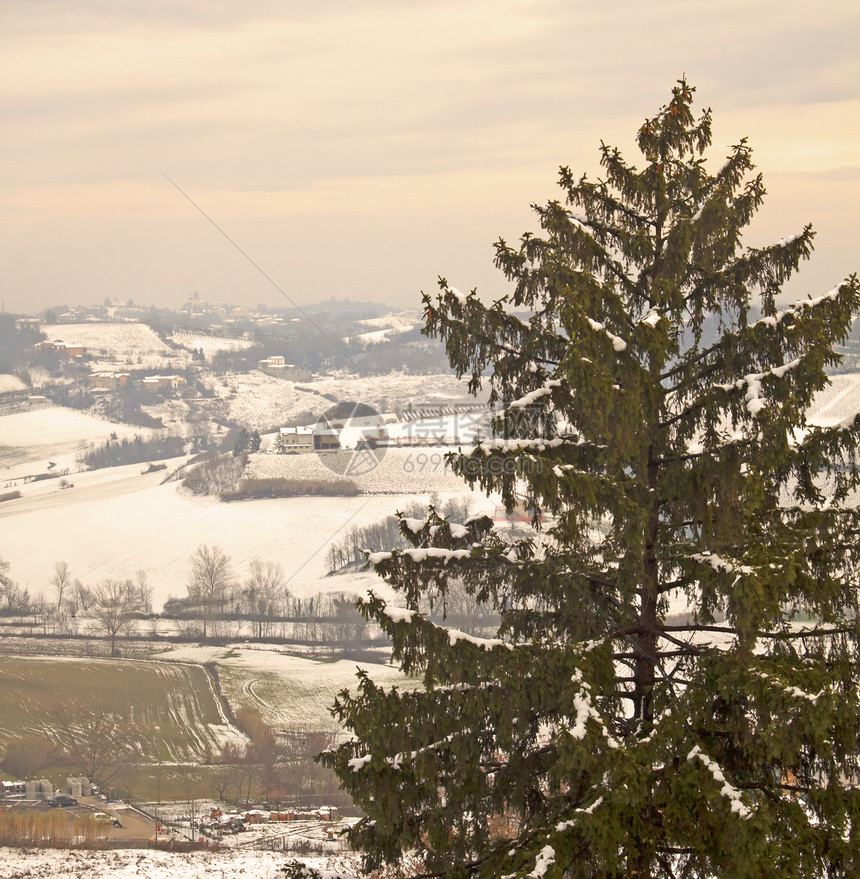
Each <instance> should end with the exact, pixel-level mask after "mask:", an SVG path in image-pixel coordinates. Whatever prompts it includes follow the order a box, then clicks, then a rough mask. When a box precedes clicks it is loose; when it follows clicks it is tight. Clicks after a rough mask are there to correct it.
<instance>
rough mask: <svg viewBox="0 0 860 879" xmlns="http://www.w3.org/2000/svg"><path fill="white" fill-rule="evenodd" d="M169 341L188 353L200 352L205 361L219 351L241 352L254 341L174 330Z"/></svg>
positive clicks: (244, 338)
mask: <svg viewBox="0 0 860 879" xmlns="http://www.w3.org/2000/svg"><path fill="white" fill-rule="evenodd" d="M170 340H171V341H172V342H175V343H176V344H177V345H181V346H182V347H183V348H186V349H187V350H189V351H202V352H203V356H204V357H205V358H206V359H207V360H211V359H212V357H213V356H214V355H215V354H217V353H218V352H219V351H242V350H244V349H245V348H250V347H251V346H252V345H253V344H254V340H253V339H251V338H248V337H247V336H243V337H242V338H238V339H237V338H236V337H235V336H212V335H209V334H208V333H189V332H186V331H184V330H176V332H174V333H173V334H172V335H171V337H170Z"/></svg>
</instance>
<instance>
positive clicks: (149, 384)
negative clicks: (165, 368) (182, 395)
mask: <svg viewBox="0 0 860 879" xmlns="http://www.w3.org/2000/svg"><path fill="white" fill-rule="evenodd" d="M142 384H143V387H144V388H145V389H146V390H148V391H159V390H166V389H167V390H174V391H175V390H178V389H179V388H184V387H185V385H187V384H188V382H186V381H185V379H184V378H183V377H182V376H181V375H148V376H147V377H146V378H145V379H144V380H143V382H142Z"/></svg>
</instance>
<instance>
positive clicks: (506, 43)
mask: <svg viewBox="0 0 860 879" xmlns="http://www.w3.org/2000/svg"><path fill="white" fill-rule="evenodd" d="M858 37H860V4H857V3H856V2H827V0H824V2H817V3H809V2H803V3H801V2H799V0H782V2H769V0H767V2H757V0H743V2H740V0H720V2H714V0H702V2H698V0H692V2H691V0H686V2H669V0H650V2H648V3H642V2H631V0H622V2H616V3H611V2H605V0H602V2H596V0H595V2H591V0H588V2H583V0H456V2H454V0H452V2H447V0H421V2H409V0H397V2H393V0H364V2H362V3H356V2H348V0H316V2H311V0H302V2H296V0H280V2H278V0H272V2H267V0H243V2H233V0H231V2H227V0H184V2H182V0H179V2H162V0H146V2H143V0H139V2H125V3H118V2H113V0H75V2H64V0H2V2H0V118H2V120H3V125H2V131H3V135H2V150H0V181H2V182H0V272H2V276H1V277H2V291H0V292H2V296H3V298H4V300H5V307H6V310H7V311H21V312H33V311H36V310H38V309H41V308H44V307H46V306H48V305H51V304H60V303H68V304H69V305H74V304H76V303H79V302H80V303H92V302H99V301H101V300H103V299H104V298H106V297H111V298H114V297H117V298H120V299H123V300H126V299H130V298H133V299H134V300H135V301H139V302H142V303H144V304H151V303H154V304H159V305H167V306H173V307H178V306H179V305H181V303H182V302H183V301H185V299H186V298H187V297H188V295H189V294H190V293H191V292H192V291H194V290H198V291H199V292H200V296H201V297H202V298H204V299H206V300H208V301H210V302H214V303H220V302H232V303H235V304H244V305H255V304H256V303H258V302H266V303H268V304H270V305H273V306H274V305H279V304H286V300H285V298H284V297H283V296H282V295H281V294H280V293H279V292H278V291H277V290H276V289H275V288H274V287H273V286H272V285H271V284H270V283H269V282H268V281H267V280H266V279H265V278H264V277H262V276H261V274H260V273H259V272H258V271H257V270H256V269H255V268H254V267H253V266H252V265H251V264H250V263H249V262H248V261H247V260H246V259H245V257H243V256H242V255H241V254H239V253H238V252H237V251H236V250H235V249H234V248H233V247H232V246H231V244H230V243H229V242H228V241H227V240H225V238H224V237H222V236H221V234H219V232H218V231H217V230H216V229H215V228H214V227H213V226H212V225H211V224H210V223H209V222H208V221H207V220H206V219H205V218H204V217H203V216H202V215H201V214H200V213H199V212H198V211H197V210H195V208H194V206H193V205H192V204H191V203H190V202H189V201H188V200H186V198H185V197H184V196H183V195H182V194H181V193H180V192H179V191H178V190H177V189H176V188H174V186H173V185H171V183H170V182H169V180H168V179H167V177H165V175H167V176H168V177H169V178H171V179H172V180H173V181H175V183H176V184H177V185H178V186H179V187H181V189H182V190H183V191H184V192H185V193H186V194H187V196H188V197H189V198H191V199H192V200H193V201H194V202H196V204H197V205H199V206H200V208H201V209H202V210H203V211H205V213H206V214H207V215H208V216H209V217H210V218H211V220H212V221H213V222H215V223H217V224H218V226H220V227H221V229H223V230H224V232H225V233H227V234H228V235H229V236H230V237H231V238H232V239H233V240H234V241H235V242H236V243H237V244H238V245H239V246H240V247H241V248H242V249H243V250H244V251H245V252H246V253H247V254H248V255H249V256H250V257H252V258H253V260H255V261H256V263H257V264H258V265H259V266H260V267H261V268H262V269H263V270H264V271H265V272H266V273H267V274H268V275H269V276H270V277H271V278H273V279H274V280H275V281H276V282H277V283H278V284H279V285H280V286H281V287H282V288H283V290H284V291H285V292H286V293H287V294H288V295H289V297H291V298H292V299H293V300H295V301H296V302H298V303H301V304H305V303H308V302H313V301H316V300H320V299H326V298H329V297H331V296H335V297H338V298H345V297H350V298H353V299H371V300H377V301H384V302H389V303H391V304H393V305H397V306H399V307H404V308H412V307H417V306H418V303H419V296H420V291H421V290H431V289H433V288H434V287H435V281H436V278H437V276H439V275H444V276H445V277H447V278H448V280H449V281H450V282H451V283H452V284H455V285H456V286H458V287H460V288H462V289H470V288H472V287H475V286H477V287H478V289H479V291H481V292H482V293H483V294H486V296H487V297H496V296H499V295H501V294H502V293H504V292H506V289H507V287H506V283H505V281H504V278H503V277H502V276H501V274H500V273H499V272H498V271H497V270H496V269H494V268H493V266H492V256H493V251H492V243H493V241H495V240H496V239H497V238H499V237H504V238H507V239H508V240H515V239H517V238H518V237H519V235H520V234H521V233H523V232H525V231H527V230H535V229H536V223H535V221H534V218H533V215H532V214H531V212H530V210H529V204H530V203H533V202H544V201H546V200H548V199H550V198H555V197H556V196H557V195H558V194H559V192H560V190H558V189H557V185H556V180H557V169H558V166H559V165H561V164H567V165H570V166H571V168H572V169H573V170H574V171H576V172H588V173H589V174H591V175H595V174H597V173H598V172H599V166H598V164H597V158H598V145H599V143H600V140H601V138H602V139H603V140H605V141H606V142H607V143H611V144H614V145H618V146H619V147H621V149H622V150H623V151H624V152H625V154H626V155H627V156H628V158H629V159H630V160H632V161H633V162H634V163H636V162H637V160H640V158H641V157H639V156H638V153H637V151H636V148H635V145H634V136H635V133H636V131H637V129H638V128H639V126H640V125H641V123H642V120H643V119H644V118H645V116H646V115H652V114H653V113H654V112H656V110H657V109H658V108H659V107H660V106H661V104H663V103H665V101H666V100H667V99H668V97H669V95H670V90H671V87H672V85H673V83H674V82H675V80H676V79H677V78H678V77H680V76H681V75H682V74H684V73H686V75H687V78H688V79H689V81H690V82H691V83H692V84H693V85H695V86H696V88H697V92H696V103H695V105H694V108H697V109H701V108H703V107H704V106H710V107H711V108H712V109H713V111H714V123H715V124H714V135H715V136H714V143H715V161H721V159H722V156H723V155H724V154H725V149H726V147H727V145H729V144H732V143H735V142H737V140H738V139H739V138H741V137H742V136H748V137H749V140H750V143H751V144H752V146H753V147H754V149H755V157H756V160H757V162H758V165H759V168H760V169H761V170H762V171H763V172H764V175H765V183H766V185H767V188H768V192H769V196H768V200H767V202H766V204H765V207H764V209H763V210H762V212H761V214H760V216H759V218H757V220H756V222H755V224H754V226H753V227H752V229H751V230H750V234H749V236H748V238H747V242H748V243H750V244H765V243H769V242H770V241H772V240H776V239H778V238H780V237H783V236H785V235H789V234H792V233H794V232H797V231H800V229H801V228H802V226H803V224H804V223H805V222H807V221H809V222H812V223H813V225H814V226H815V228H816V229H817V230H818V238H817V239H816V254H815V255H814V257H813V259H812V261H811V262H810V263H808V264H807V266H806V268H805V269H804V270H803V271H802V272H801V274H800V276H799V281H798V283H797V284H795V285H794V286H793V287H792V289H791V293H792V295H796V296H801V295H806V294H807V293H809V294H812V295H817V294H818V293H821V292H824V291H825V290H827V289H829V288H830V287H832V286H833V284H834V283H836V282H837V281H839V280H840V279H842V278H843V277H845V276H846V275H847V274H848V273H850V272H852V271H855V270H856V271H860V243H858V241H860V234H858V228H860V222H858V220H860V216H858V214H860V208H858V204H860V52H858V50H857V45H858Z"/></svg>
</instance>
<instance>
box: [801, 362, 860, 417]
mask: <svg viewBox="0 0 860 879" xmlns="http://www.w3.org/2000/svg"><path fill="white" fill-rule="evenodd" d="M858 412H860V373H857V372H849V373H845V374H842V375H834V376H832V377H831V380H830V385H829V386H828V387H826V388H824V390H822V391H819V392H818V393H817V394H816V395H815V398H814V399H813V401H812V406H810V407H809V412H808V413H807V415H808V417H809V419H810V421H811V422H812V424H816V425H821V426H822V427H828V426H833V425H836V424H839V423H840V422H841V421H844V420H845V419H846V418H851V417H852V416H853V415H856V414H857V413H858Z"/></svg>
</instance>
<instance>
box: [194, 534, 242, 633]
mask: <svg viewBox="0 0 860 879" xmlns="http://www.w3.org/2000/svg"><path fill="white" fill-rule="evenodd" d="M232 588H233V568H232V565H231V563H230V557H229V556H228V555H226V554H225V553H224V552H222V550H221V549H219V548H218V547H217V546H213V547H211V548H210V547H208V546H207V545H206V544H205V543H201V544H200V546H198V547H197V549H196V550H195V552H194V555H192V556H191V571H190V572H189V574H188V595H189V597H190V598H193V599H195V601H197V603H198V604H199V606H200V611H201V616H202V619H203V637H204V638H206V637H207V636H208V634H209V632H208V624H209V623H211V622H212V621H213V620H214V619H215V618H216V617H217V616H218V614H219V613H222V612H223V609H224V605H225V604H226V602H227V599H228V597H229V593H230V591H231V590H232Z"/></svg>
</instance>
